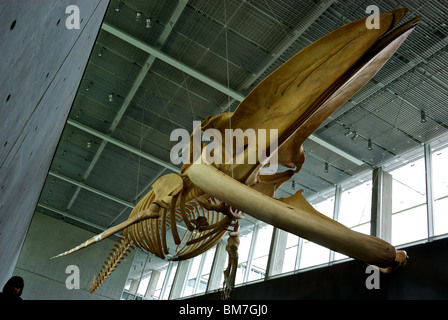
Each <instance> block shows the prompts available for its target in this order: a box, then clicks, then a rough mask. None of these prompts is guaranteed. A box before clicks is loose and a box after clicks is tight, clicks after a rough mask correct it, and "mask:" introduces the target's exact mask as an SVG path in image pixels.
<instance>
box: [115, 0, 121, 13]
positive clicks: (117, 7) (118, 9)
mask: <svg viewBox="0 0 448 320" xmlns="http://www.w3.org/2000/svg"><path fill="white" fill-rule="evenodd" d="M122 6H123V2H121V1H120V3H119V4H118V6H116V7H115V9H114V10H115V12H119V11H120V10H121V7H122Z"/></svg>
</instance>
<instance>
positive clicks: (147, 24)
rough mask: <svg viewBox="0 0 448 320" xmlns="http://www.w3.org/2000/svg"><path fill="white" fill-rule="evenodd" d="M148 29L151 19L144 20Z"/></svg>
mask: <svg viewBox="0 0 448 320" xmlns="http://www.w3.org/2000/svg"><path fill="white" fill-rule="evenodd" d="M149 28H151V19H150V18H148V19H146V29H149Z"/></svg>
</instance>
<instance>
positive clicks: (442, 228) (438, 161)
mask: <svg viewBox="0 0 448 320" xmlns="http://www.w3.org/2000/svg"><path fill="white" fill-rule="evenodd" d="M447 164H448V148H445V149H443V150H440V151H436V152H434V153H433V156H432V168H433V190H434V234H435V235H441V234H444V233H448V170H447V167H446V166H447Z"/></svg>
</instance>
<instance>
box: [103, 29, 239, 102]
mask: <svg viewBox="0 0 448 320" xmlns="http://www.w3.org/2000/svg"><path fill="white" fill-rule="evenodd" d="M101 28H102V29H103V30H105V31H107V32H109V33H111V34H113V35H115V36H116V37H119V38H120V39H122V40H124V41H126V42H128V43H129V44H132V45H133V46H134V47H136V48H139V49H140V50H143V51H145V52H146V53H149V54H150V55H153V56H154V57H156V58H157V59H160V60H162V61H164V62H166V63H168V64H169V65H171V66H173V67H175V68H177V69H179V70H181V71H182V72H185V73H187V74H188V75H190V76H192V77H194V78H196V79H198V80H199V81H202V82H203V83H205V84H207V85H209V86H211V87H212V88H214V89H216V90H218V91H220V92H222V93H224V94H226V95H229V96H230V97H232V98H234V99H237V100H239V101H241V100H243V99H244V98H245V96H244V95H242V94H241V93H239V92H237V91H235V90H233V89H231V88H228V87H227V86H225V85H223V84H222V83H220V82H218V81H216V80H214V79H212V78H210V77H209V76H207V75H204V74H202V73H200V72H199V71H197V70H195V69H193V68H191V67H189V66H187V65H186V64H184V63H182V62H180V61H179V60H176V59H174V58H172V57H170V56H169V55H167V54H166V53H164V52H162V51H161V50H159V49H157V48H155V47H153V46H151V45H149V44H147V43H144V42H143V41H141V40H139V39H136V38H134V37H133V36H131V35H129V34H127V33H125V32H123V31H121V30H119V29H117V28H115V27H114V26H111V25H110V24H108V23H103V25H102V26H101Z"/></svg>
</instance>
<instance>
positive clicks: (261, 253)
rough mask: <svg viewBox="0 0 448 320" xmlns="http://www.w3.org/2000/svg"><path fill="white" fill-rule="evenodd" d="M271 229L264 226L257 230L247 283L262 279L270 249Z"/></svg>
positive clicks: (268, 226) (269, 226)
mask: <svg viewBox="0 0 448 320" xmlns="http://www.w3.org/2000/svg"><path fill="white" fill-rule="evenodd" d="M272 231H273V227H272V226H271V225H267V224H264V225H262V226H260V227H259V228H258V231H257V232H258V233H257V242H256V243H255V248H254V253H253V258H252V265H251V268H250V272H249V275H248V278H247V281H253V280H257V279H263V278H264V276H265V274H266V266H267V264H268V257H269V249H270V247H271V239H272Z"/></svg>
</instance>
